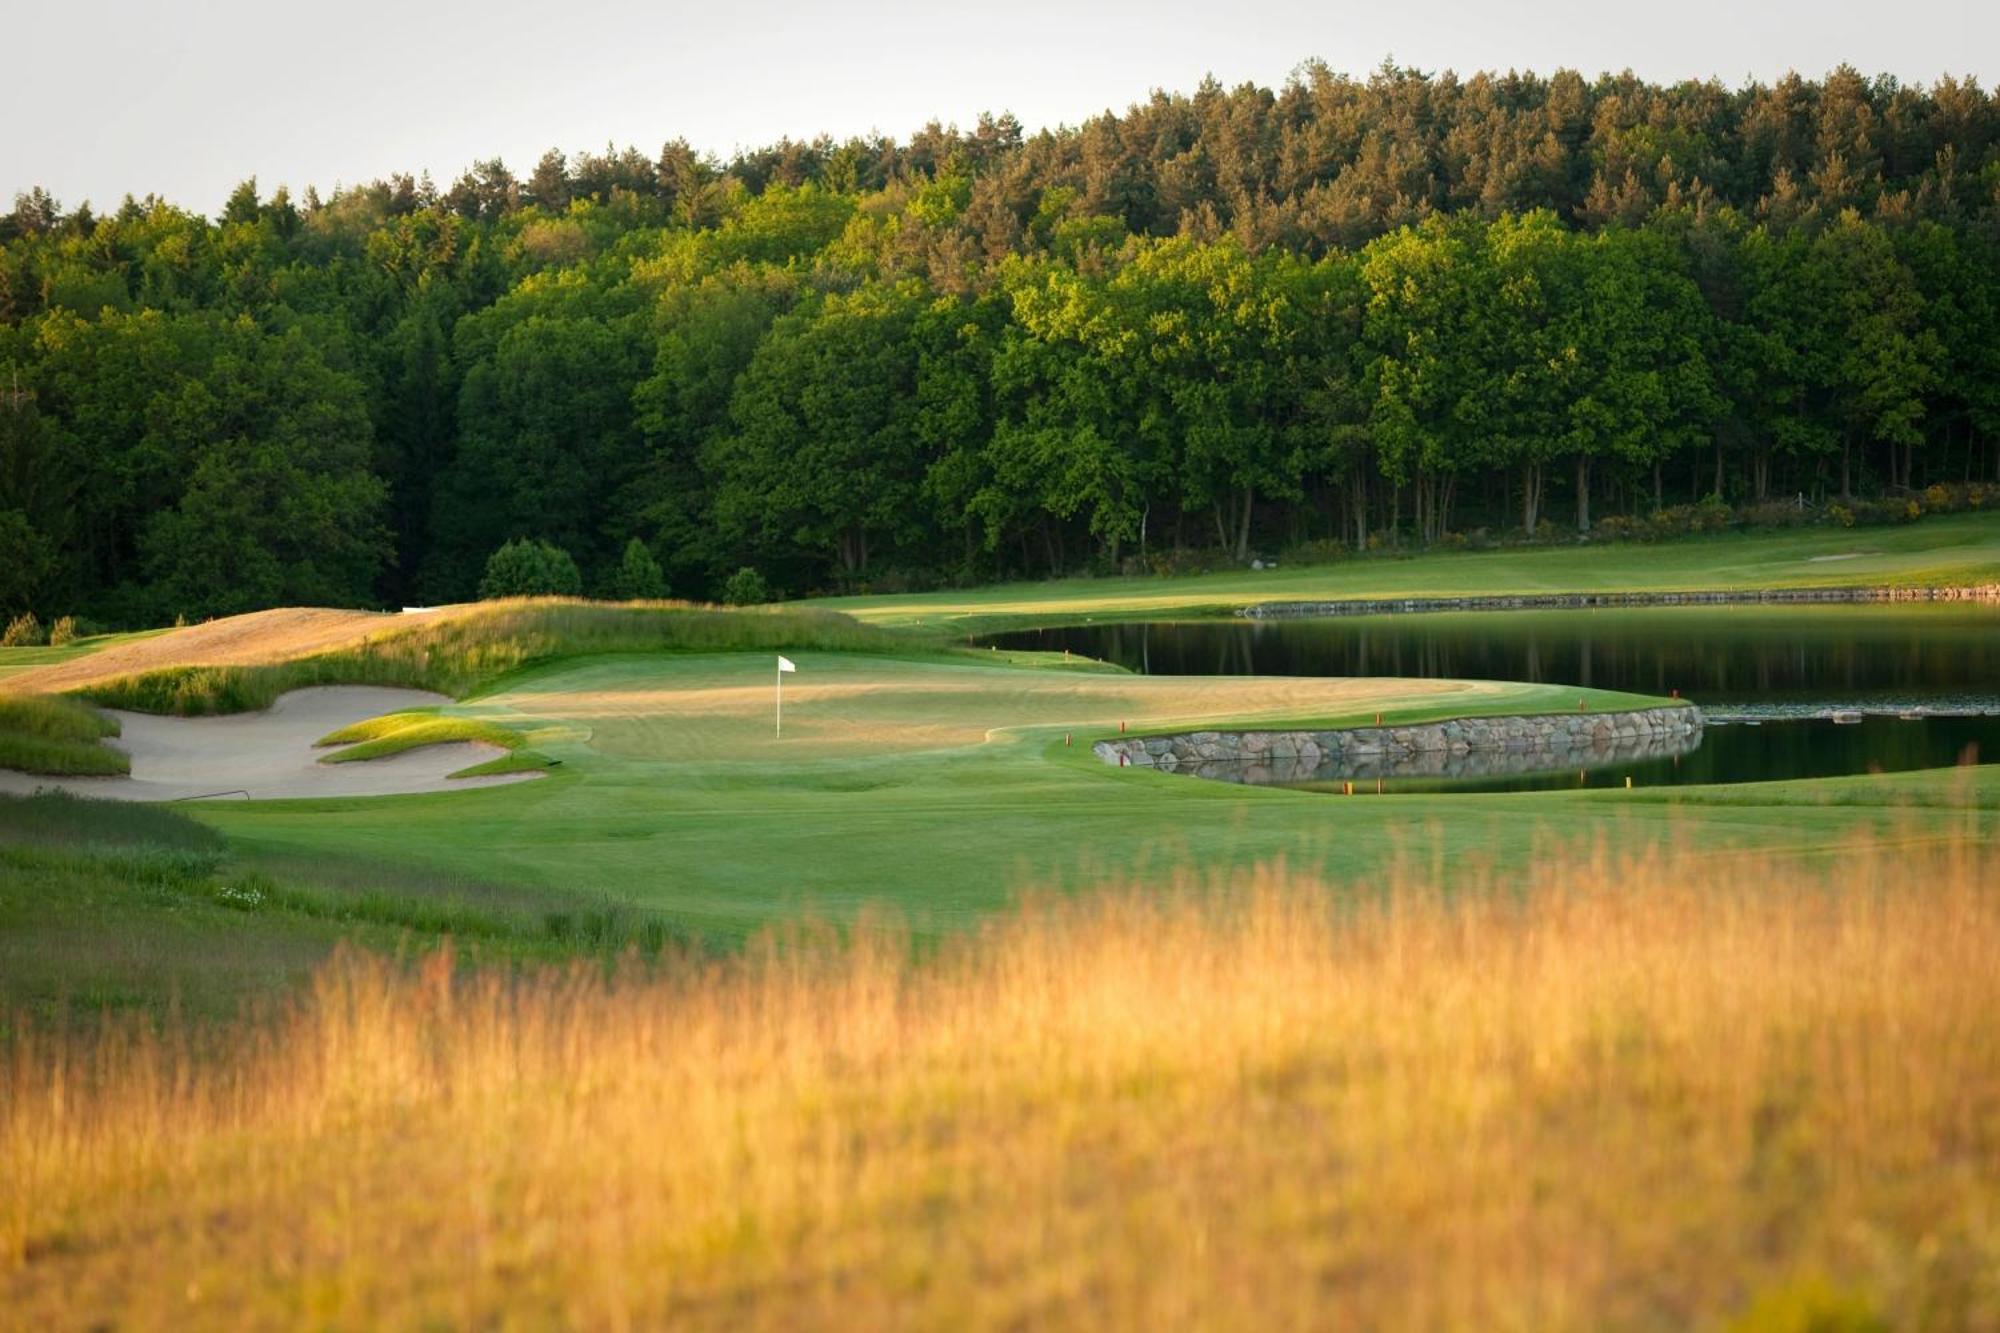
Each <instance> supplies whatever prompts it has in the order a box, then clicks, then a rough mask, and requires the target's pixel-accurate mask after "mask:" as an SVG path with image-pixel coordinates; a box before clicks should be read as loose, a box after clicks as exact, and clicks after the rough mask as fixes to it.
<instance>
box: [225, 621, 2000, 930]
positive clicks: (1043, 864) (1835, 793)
mask: <svg viewBox="0 0 2000 1333" xmlns="http://www.w3.org/2000/svg"><path fill="white" fill-rule="evenodd" d="M994 657H995V659H996V660H994V661H992V662H990V663H988V662H982V661H979V660H978V659H977V658H976V657H972V656H970V655H962V656H960V657H959V658H957V659H946V660H930V661H925V660H914V661H913V660H902V659H894V658H883V657H874V656H867V655H859V654H843V653H800V654H799V655H798V656H797V661H798V664H799V668H800V670H799V673H798V674H797V675H795V676H788V677H787V678H786V732H785V736H784V738H783V739H782V740H779V739H777V738H775V737H774V735H773V734H772V733H773V728H772V721H773V719H772V685H773V680H774V661H773V659H772V658H771V657H770V656H767V655H764V654H749V653H744V654H714V655H702V656H673V655H637V654H626V655H616V656H605V657H595V658H586V659H574V660H570V661H567V662H558V663H551V664H548V665H546V666H543V667H540V668H535V669H532V670H530V671H527V672H524V673H521V674H518V675H517V676H515V677H513V678H512V679H511V680H509V681H507V682H505V683H504V684H503V686H502V687H501V688H499V689H497V690H496V691H494V692H492V693H490V694H487V695H484V696H481V697H478V698H476V699H473V700H469V701H465V702H461V703H459V704H456V705H451V706H449V707H447V708H446V709H445V712H446V713H447V714H448V715H458V716H466V717H472V718H478V719H482V720H485V721H489V722H494V723H499V724H501V725H505V726H510V727H517V728H522V729H532V730H534V731H536V733H537V740H536V748H537V749H538V750H539V751H541V752H542V753H545V754H547V755H549V756H550V757H551V758H555V759H558V760H561V761H562V764H561V767H560V768H559V769H558V770H557V772H556V773H555V774H554V775H552V776H551V777H549V778H548V779H545V780H543V781H539V782H534V783H528V784H525V785H522V786H518V787H511V788H504V789H500V790H494V791H482V792H469V793H464V794H452V795H444V796H409V797H400V798H394V799H387V800H353V801H287V802H273V803H263V804H253V805H247V806H246V805H241V804H235V805H220V804H217V805H208V806H204V807H201V809H200V817H201V818H203V819H204V820H206V821H208V822H209V823H211V824H213V825H215V826H216V827H217V828H219V829H221V830H222V831H223V832H224V833H226V834H227V835H228V836H229V838H230V840H231V842H232V844H233V845H234V847H235V848H236V849H237V850H238V851H239V852H240V853H242V854H243V855H244V856H245V857H246V858H247V859H248V860H249V861H250V862H251V863H253V864H255V863H257V862H259V861H260V860H262V861H266V862H269V863H271V864H274V865H292V866H298V865H303V864H314V865H329V864H339V863H350V864H352V863H363V864H365V863H366V862H368V861H370V860H373V861H376V862H381V863H385V864H386V863H390V862H393V863H394V864H395V865H397V866H414V867H419V868H421V869H422V870H424V871H425V872H427V873H434V874H437V875H439V876H443V877H447V878H449V879H451V880H453V881H454V882H458V881H469V882H483V883H493V884H504V885H511V886H519V887H523V888H530V889H537V888H538V889H546V890H549V891H552V892H560V893H562V894H565V895H577V894H581V895H585V896H587V897H591V898H595V899H597V900H600V901H604V902H607V903H613V904H620V905H630V906H634V907H639V908H643V909H646V910H649V911H654V912H658V913H661V914H663V915H665V916H667V917H669V918H670V919H672V920H674V921H676V922H678V923H681V924H683V925H686V926H688V927H691V928H693V929H695V930H697V931H700V932H701V933H703V934H704V935H708V936H711V937H720V938H724V939H734V938H740V937H742V936H744V935H746V934H748V933H751V932H753V931H755V930H757V929H758V928H760V927H762V926H765V925H767V924H770V923H772V922H774V921H779V920H782V919H786V918H791V917H795V916H797V915H800V914H804V915H807V916H812V917H818V918H824V919H831V920H836V921H845V920H850V919H852V918H853V917H855V916H856V915H857V914H859V913H861V912H863V911H864V910H867V909H869V908H870V907H874V908H878V909H881V908H886V909H888V910H890V911H892V912H894V913H897V914H900V915H902V916H904V917H905V918H906V919H907V920H908V921H909V922H910V923H911V924H912V926H913V927H914V928H916V929H918V930H919V931H920V932H923V933H934V932H938V931H946V930H954V929H960V928H963V927H965V926H967V925H969V924H971V923H973V922H974V921H976V920H978V919H979V918H981V917H982V916H984V915H986V914H988V913H991V912H993V911H995V910H997V909H999V908H1002V907H1004V906H1005V905H1006V904H1007V903H1009V902H1010V901H1012V900H1013V899H1014V898H1015V897H1016V896H1017V895H1018V894H1020V893H1021V892H1023V891H1026V890H1031V889H1036V888H1045V887H1067V886H1072V885H1082V884H1085V883H1089V882H1093V881H1102V880H1104V879H1106V878H1130V879H1138V878H1141V877H1143V876H1145V875H1146V874H1148V873H1149V872H1151V871H1155V870H1160V869H1164V868H1167V867H1176V866H1181V865H1183V864H1185V865H1189V866H1192V867H1195V868H1196V869H1197V870H1202V869H1210V870H1221V869H1225V868H1229V867H1234V866H1240V865H1244V864H1249V863H1252V862H1256V861H1259V860H1270V859H1273V858H1283V859H1285V860H1286V861H1287V862H1288V863H1290V864H1292V865H1294V866H1298V867H1300V868H1304V869H1313V870H1321V869H1323V870H1325V871H1327V872H1329V873H1337V874H1340V875H1342V876H1343V877H1348V876H1353V875H1357V874H1359V875H1364V876H1365V875H1366V874H1367V873H1370V872H1371V871H1373V870H1376V869H1379V868H1381V867H1383V866H1386V865H1388V864H1390V863H1392V862H1395V861H1396V860H1397V859H1398V858H1405V859H1411V858H1414V859H1417V860H1419V861H1422V862H1424V863H1428V862H1430V861H1432V860H1433V859H1435V858H1444V859H1446V860H1449V861H1452V862H1453V863H1458V862H1460V861H1467V862H1479V863H1490V864H1493V865H1496V866H1500V867H1507V866H1521V865H1525V864H1526V863H1527V861H1528V860H1529V859H1530V858H1532V857H1533V856H1534V855H1535V854H1536V849H1537V847H1538V846H1540V845H1545V844H1548V843H1550V842H1551V841H1558V840H1573V839H1583V840H1585V841H1589V840H1593V839H1600V838H1611V837H1614V836H1615V837H1616V838H1617V839H1618V840H1620V842H1621V843H1622V844H1624V845H1641V844H1644V843H1649V842H1673V843H1682V844H1687V845H1689V846H1692V847H1694V848H1696V849H1698V850H1713V851H1718V852H1727V851H1730V850H1732V849H1740V848H1760V849H1765V850H1782V851H1787V852H1796V853H1802V854H1807V855H1812V854H1817V853H1824V852H1827V851H1829V850H1831V849H1833V848H1835V847H1837V846H1838V844H1839V842H1840V841H1841V840H1842V838H1844V837H1845V836H1847V835H1848V834H1849V833H1850V832H1853V831H1857V830H1860V829H1864V828H1866V829H1870V830H1873V831H1875V832H1877V833H1879V834H1882V835H1885V836H1902V837H1908V838H1912V839H1916V840H1922V839H1924V838H1928V837H1930V836H1933V835H1934V834H1935V833H1936V832H1937V831H1938V830H1939V829H1941V828H1945V827H1961V826H1964V825H1965V824H1967V823H1970V824H1972V825H1974V826H1976V827H1977V828H1978V829H1981V830H1984V831H1987V832H1990V831H1991V829H1992V827H1993V826H1994V824H1995V822H1996V812H1994V811H1993V810H1992V809H1991V808H1990V807H1991V805H1992V796H1993V790H1994V788H1995V787H2000V782H1996V780H1995V776H1994V775H1995V770H1994V769H1991V768H1987V769H1979V770H1964V771H1962V772H1941V773H1920V774H1910V775H1902V776H1900V777H1886V778H1860V779H1851V780H1843V781H1837V782H1817V783H1773V784H1760V785H1759V786H1757V787H1755V788H1740V789H1739V788H1679V789H1674V790H1672V791H1671V792H1669V791H1667V790H1664V789H1663V790H1661V791H1657V792H1648V791H1643V790H1642V791H1635V792H1625V791H1604V792H1580V793H1538V794H1528V795H1494V796H1459V797H1446V798H1439V797H1435V796H1394V795H1391V796H1380V797H1377V796H1373V795H1369V796H1365V797H1360V796H1358V797H1355V798H1353V799H1347V798H1342V797H1335V796H1326V795H1319V794H1313V793H1301V792H1291V791H1280V790H1247V789H1244V788H1241V787H1237V786H1233V785H1228V784H1221V783H1211V782H1204V781H1200V780H1198V779H1193V778H1188V777H1176V776H1171V775H1166V774H1157V773H1150V772H1140V771H1137V770H1120V769H1114V768H1110V767H1107V766H1106V765H1104V764H1103V763H1101V762H1099V761H1098V760H1097V759H1095V758H1094V757H1092V756H1091V755H1090V754H1089V751H1088V746H1089V743H1090V741H1091V740H1092V739H1094V738H1097V737H1101V736H1106V735H1115V734H1117V731H1118V726H1119V723H1120V722H1121V721H1123V722H1125V723H1127V724H1128V725H1129V726H1130V727H1131V729H1132V730H1134V731H1146V730H1162V729H1169V728H1185V727H1189V726H1194V725H1202V724H1205V725H1208V726H1218V725H1226V724H1229V723H1233V722H1252V721H1257V720H1278V719H1282V720H1285V721H1288V722H1300V723H1303V722H1313V723H1317V724H1320V725H1328V726H1332V725H1342V724H1349V725H1352V724H1364V723H1372V722H1373V721H1374V718H1375V716H1376V714H1377V712H1380V713H1382V714H1383V716H1384V718H1385V720H1386V721H1390V722H1396V721H1421V720H1428V719H1432V718H1439V717H1447V716H1453V715H1470V714H1508V713H1523V712H1552V711H1553V712H1570V711H1574V710H1576V708H1577V704H1578V700H1579V699H1580V698H1582V699H1585V700H1586V701H1587V702H1588V705H1589V706H1590V707H1591V708H1592V709H1595V710H1603V709H1607V708H1613V707H1619V706H1632V705H1633V704H1635V703H1643V702H1651V701H1646V700H1641V699H1640V698H1639V697H1638V696H1627V695H1617V694H1610V693H1607V692H1603V691H1587V690H1577V689H1571V688H1558V687H1554V686H1530V685H1516V684H1501V683H1495V682H1449V681H1422V682H1419V681H1406V680H1368V679H1362V680H1353V679H1341V680H1325V679H1319V680H1316V679H1311V678H1298V677H1285V678H1255V677H1251V678H1245V677H1231V678H1200V677H1196V678H1187V677H1181V678H1175V677H1147V676H1131V675H1124V674H1121V673H1113V672H1105V671H1102V670H1084V669H1078V665H1079V664H1072V665H1071V669H1064V665H1063V663H1062V661H1061V659H1060V658H1055V659H1053V660H1051V659H1049V658H1048V657H1046V656H1043V657H1034V656H1032V655H1022V656H1021V658H1020V660H1018V661H1011V660H1004V659H1006V655H1004V654H995V655H994ZM1065 736H1069V737H1070V738H1071V739H1072V740H1073V744H1070V745H1065V743H1064V740H1065ZM1981 803H1983V804H1984V805H1985V806H1986V807H1988V808H1978V807H1979V806H1980V805H1981ZM1857 805H1858V806H1860V807H1861V808H1857ZM1869 806H1879V807H1880V808H1877V809H1869V808H1867V807H1869Z"/></svg>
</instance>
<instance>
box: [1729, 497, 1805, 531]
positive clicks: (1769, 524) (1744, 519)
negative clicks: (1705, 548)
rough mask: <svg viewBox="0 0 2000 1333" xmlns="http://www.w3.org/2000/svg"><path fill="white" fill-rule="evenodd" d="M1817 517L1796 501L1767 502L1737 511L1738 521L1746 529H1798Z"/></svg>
mask: <svg viewBox="0 0 2000 1333" xmlns="http://www.w3.org/2000/svg"><path fill="white" fill-rule="evenodd" d="M1816 517H1817V516H1816V515H1815V514H1814V512H1813V511H1812V510H1811V509H1808V508H1806V507H1805V506H1804V505H1801V504H1800V503H1799V502H1798V501H1796V500H1766V501H1765V502H1764V503H1763V504H1756V505H1746V506H1745V507H1744V508H1742V509H1739V510H1737V511H1736V521H1737V522H1738V523H1740V524H1742V525H1743V526H1744V527H1746V528H1796V527H1800V526H1802V525H1804V524H1807V523H1811V522H1813V521H1814V520H1815V518H1816Z"/></svg>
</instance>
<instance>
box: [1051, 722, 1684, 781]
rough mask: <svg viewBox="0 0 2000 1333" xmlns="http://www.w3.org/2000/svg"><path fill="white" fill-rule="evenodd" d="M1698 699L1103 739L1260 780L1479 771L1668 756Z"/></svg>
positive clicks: (1122, 754) (1108, 748)
mask: <svg viewBox="0 0 2000 1333" xmlns="http://www.w3.org/2000/svg"><path fill="white" fill-rule="evenodd" d="M1701 734H1702V717H1701V710H1700V709H1698V708H1695V707H1693V706H1691V705H1686V704H1682V705H1676V706H1670V707H1660V708H1641V709H1630V710H1626V711H1621V712H1609V713H1548V714H1533V715H1528V716H1518V717H1467V718H1454V719H1452V720H1450V721H1447V722H1420V723H1412V724H1410V725H1407V726H1385V727H1347V728H1340V729H1334V730H1325V731H1191V732H1186V733H1184V734H1181V735H1174V736H1126V737H1120V738H1118V739H1115V740H1102V741H1099V742H1097V744H1096V745H1094V746H1092V747H1091V748H1092V752H1093V753H1095V754H1096V755H1097V757H1098V758H1100V759H1102V760H1103V761H1104V762H1105V763H1107V764H1115V765H1124V766H1129V767H1134V768H1154V769H1158V770H1160V771H1161V772H1163V773H1187V774H1192V775H1193V776H1195V777H1200V778H1212V779H1217V780H1220V781H1225V782H1247V783H1256V784H1266V783H1291V782H1337V781H1343V780H1356V779H1362V780H1367V779H1374V778H1441V779H1449V778H1480V777H1506V776H1509V775H1513V774H1519V773H1529V772H1535V771H1539V770H1545V769H1551V768H1563V767H1576V768H1595V767H1599V766H1602V765H1605V764H1613V763H1622V762H1627V761H1637V760H1645V759H1664V758H1669V757H1672V756H1675V755H1681V754H1686V753H1687V752H1689V751H1690V750H1693V749H1694V748H1695V747H1696V746H1698V745H1700V744H1701Z"/></svg>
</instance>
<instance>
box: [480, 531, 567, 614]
mask: <svg viewBox="0 0 2000 1333" xmlns="http://www.w3.org/2000/svg"><path fill="white" fill-rule="evenodd" d="M582 591H583V575H582V574H581V573H580V572H578V570H577V567H576V561H575V560H573V559H571V558H570V554H569V552H568V551H565V550H563V549H562V547H560V546H553V545H550V544H549V543H548V542H538V541H530V540H528V539H527V538H525V537H523V538H521V539H520V540H518V541H511V542H508V543H507V544H506V545H504V546H502V547H501V548H500V549H499V550H497V551H495V552H494V553H493V555H492V556H491V558H489V559H488V560H487V562H486V574H485V577H483V578H482V579H480V580H479V596H480V599H481V600H482V601H490V600H492V599H493V598H496V597H575V596H577V595H578V594H580V593H582Z"/></svg>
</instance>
